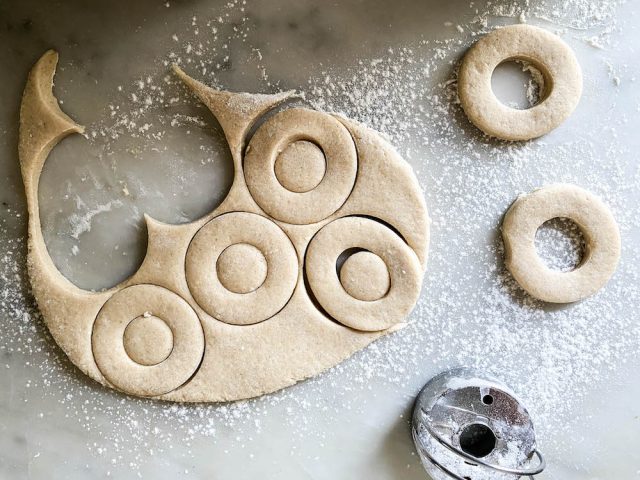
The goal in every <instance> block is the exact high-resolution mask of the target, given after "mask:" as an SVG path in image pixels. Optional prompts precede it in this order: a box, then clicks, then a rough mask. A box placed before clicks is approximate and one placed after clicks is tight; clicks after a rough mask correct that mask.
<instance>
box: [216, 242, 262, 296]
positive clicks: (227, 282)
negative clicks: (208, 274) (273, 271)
mask: <svg viewBox="0 0 640 480" xmlns="http://www.w3.org/2000/svg"><path fill="white" fill-rule="evenodd" d="M216 270H217V272H218V278H219V279H220V283H221V284H222V286H223V287H224V288H226V289H227V290H229V291H230V292H234V293H249V292H253V291H254V290H256V289H258V288H260V285H262V284H263V283H264V281H265V279H266V278H267V260H266V259H265V258H264V255H263V254H262V252H261V251H260V250H258V249H257V248H256V247H254V246H253V245H250V244H248V243H236V244H234V245H231V246H229V247H227V248H225V249H224V251H223V252H222V253H221V254H220V256H219V257H218V261H217V262H216Z"/></svg>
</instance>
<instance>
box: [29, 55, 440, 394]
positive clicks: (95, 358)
mask: <svg viewBox="0 0 640 480" xmlns="http://www.w3.org/2000/svg"><path fill="white" fill-rule="evenodd" d="M57 61H58V55H57V54H56V53H55V52H53V51H49V52H47V53H45V54H44V55H43V57H42V58H41V59H40V60H39V61H38V62H37V63H36V65H35V66H34V67H33V69H32V70H31V72H30V74H29V78H28V80H27V84H26V87H25V90H24V94H23V98H22V105H21V109H20V144H19V156H20V165H21V170H22V177H23V181H24V185H25V192H26V195H27V205H28V210H29V225H28V229H29V252H28V270H29V278H30V281H31V285H32V291H33V294H34V296H35V299H36V301H37V303H38V306H39V308H40V311H41V313H42V316H43V318H44V320H45V322H46V324H47V327H48V328H49V331H50V332H51V334H52V336H53V338H54V339H55V341H56V342H57V343H58V345H60V347H61V348H62V350H63V351H64V352H65V353H66V354H67V356H68V357H69V359H70V360H71V361H72V362H73V363H74V364H75V365H76V366H78V367H79V368H80V369H81V370H82V371H83V372H84V373H85V374H87V375H88V376H90V377H91V378H93V379H95V380H97V381H98V382H100V383H102V384H103V385H106V386H109V387H111V388H114V389H117V390H120V391H122V392H125V393H127V394H130V395H136V396H141V397H150V398H157V399H161V400H167V401H179V402H219V401H231V400H239V399H244V398H250V397H255V396H258V395H262V394H265V393H268V392H273V391H275V390H278V389H281V388H284V387H287V386H289V385H292V384H294V383H296V382H298V381H300V380H303V379H305V378H308V377H311V376H314V375H318V374H319V373H321V372H323V371H324V370H326V369H328V368H330V367H332V366H334V365H336V364H338V363H340V362H341V361H343V360H344V359H346V358H348V357H349V356H351V355H352V354H353V353H355V352H357V351H358V350H361V349H363V348H364V347H366V346H367V345H369V344H370V343H371V342H373V341H374V340H376V339H378V338H380V337H382V336H384V335H386V334H389V333H392V332H394V331H397V330H399V329H401V328H402V327H403V326H405V325H406V322H407V316H408V315H409V313H410V312H411V310H412V308H413V306H414V305H415V303H416V301H417V300H418V297H419V293H420V289H421V286H422V280H423V276H424V272H425V269H426V261H427V251H428V245H429V217H428V214H427V208H426V205H425V202H424V196H423V193H422V191H421V189H420V186H419V185H418V182H417V179H416V177H415V175H414V173H413V171H412V169H411V167H410V166H409V164H408V163H407V162H405V161H404V160H403V159H402V158H401V157H400V156H399V155H398V153H397V152H396V151H395V150H394V148H393V147H392V146H391V145H390V144H389V143H388V142H387V141H385V140H384V139H383V138H382V137H381V136H380V135H378V134H377V133H376V132H374V131H373V130H370V129H369V128H366V127H365V126H363V125H360V124H357V123H355V122H353V121H351V120H349V119H346V118H343V117H338V116H334V115H330V114H327V113H324V112H320V111H315V110H310V109H306V108H289V109H284V110H282V111H280V112H278V113H275V114H273V115H270V116H269V117H267V118H266V120H265V121H264V122H259V120H260V119H261V118H262V117H264V116H265V115H266V114H267V113H268V112H269V111H271V110H273V109H274V108H275V107H276V106H278V105H280V104H281V103H282V102H284V101H285V100H287V99H288V98H290V97H291V96H292V95H293V92H284V93H278V94H274V95H259V94H247V93H231V92H224V91H218V90H214V89H211V88H209V87H207V86H206V85H204V84H202V83H200V82H198V81H196V80H194V79H192V78H191V77H189V76H187V75H186V74H185V73H184V72H183V71H182V70H180V69H179V68H177V67H175V73H176V74H177V75H178V76H179V77H180V79H181V80H182V81H183V82H184V83H185V84H186V85H187V87H188V88H189V89H190V90H191V91H192V92H193V93H194V94H195V95H196V96H197V97H198V98H199V99H200V100H201V101H202V102H203V103H204V104H205V105H206V106H207V107H208V108H209V110H211V112H212V113H213V115H214V116H215V117H216V118H217V120H218V122H219V123H220V125H221V127H222V130H223V131H224V135H225V138H226V140H227V143H228V145H229V148H230V151H231V156H232V160H233V165H234V178H233V183H232V185H231V188H230V190H229V193H228V195H227V197H226V198H225V199H224V201H223V202H222V203H221V204H220V205H219V206H218V207H217V208H215V209H214V210H213V211H212V212H210V213H208V214H206V215H204V216H203V217H202V218H200V219H198V220H195V221H193V222H191V223H188V224H181V225H169V224H165V223H162V222H159V221H157V220H154V219H152V218H151V217H149V216H145V221H146V224H147V231H148V239H147V253H146V256H145V258H144V260H143V262H142V264H141V265H140V267H139V268H138V270H137V271H136V272H135V273H134V274H133V275H132V276H131V277H130V278H128V279H126V280H125V281H123V282H122V283H120V284H119V285H116V286H115V287H112V288H110V289H108V290H105V291H100V292H92V291H87V290H83V289H80V288H78V287H77V286H75V285H74V284H72V283H71V282H70V281H69V280H67V279H66V278H65V277H64V276H63V275H62V274H61V273H60V272H59V271H58V269H57V268H56V266H55V264H54V262H53V261H52V259H51V257H50V255H49V252H48V251H47V247H46V245H45V242H44V238H43V235H42V229H41V224H40V214H39V206H38V183H39V180H40V175H41V172H42V168H43V166H44V163H45V161H46V159H47V157H48V155H49V152H50V151H51V149H52V148H54V147H55V146H56V144H58V143H59V142H60V141H61V140H62V139H63V138H64V137H66V136H67V135H70V134H73V133H81V132H82V131H83V129H82V127H81V126H79V125H77V124H76V123H75V122H74V121H73V120H72V119H70V118H69V117H68V116H67V115H65V114H64V113H63V112H62V111H61V110H60V107H59V106H58V102H57V100H56V98H55V97H54V95H53V91H52V88H53V77H54V74H55V68H56V64H57ZM258 123H260V126H259V127H258V128H257V130H256V131H255V133H254V134H253V136H250V132H251V131H252V127H253V126H254V125H257V124H258ZM357 249H359V250H358V251H357V252H356V250H357ZM307 252H308V255H307ZM349 252H356V253H353V254H352V255H351V256H349V257H348V258H347V259H346V261H345V262H344V264H343V266H342V267H341V268H338V257H339V256H340V257H341V258H342V257H343V256H345V255H348V254H349ZM307 257H308V258H307ZM325 281H326V282H327V283H326V285H325V284H324V283H323V282H325Z"/></svg>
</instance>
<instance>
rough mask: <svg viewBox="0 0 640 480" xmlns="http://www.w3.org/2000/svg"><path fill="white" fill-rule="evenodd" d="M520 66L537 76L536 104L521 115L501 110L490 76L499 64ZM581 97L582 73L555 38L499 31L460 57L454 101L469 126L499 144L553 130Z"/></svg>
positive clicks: (534, 31) (539, 32) (530, 30)
mask: <svg viewBox="0 0 640 480" xmlns="http://www.w3.org/2000/svg"><path fill="white" fill-rule="evenodd" d="M510 60H523V61H526V62H529V63H531V64H532V65H533V66H534V67H535V68H537V69H538V70H539V71H540V72H541V73H542V78H543V81H544V85H541V94H542V97H541V100H540V102H539V103H538V104H536V105H534V106H532V107H531V108H528V109H526V110H519V109H515V108H511V107H508V106H506V105H504V104H503V103H502V102H501V101H500V100H499V99H498V98H497V97H496V95H495V94H494V93H493V89H492V87H491V76H492V75H493V71H494V70H495V68H496V67H497V66H498V65H500V64H501V63H503V62H506V61H510ZM581 95H582V71H581V69H580V65H579V64H578V60H577V59H576V56H575V55H574V53H573V51H572V50H571V48H570V47H569V46H568V45H567V44H566V43H565V42H563V41H562V40H561V39H560V38H559V37H558V36H556V35H554V34H552V33H550V32H548V31H546V30H543V29H542V28H538V27H533V26H530V25H513V26H508V27H502V28H499V29H497V30H494V31H493V32H491V33H489V34H487V35H485V36H484V37H482V38H481V39H480V40H479V41H478V42H476V44H475V45H473V46H472V47H471V48H470V49H469V51H468V52H467V53H466V55H465V56H464V59H463V60H462V64H461V66H460V71H459V74H458V96H459V97H460V103H461V104H462V108H463V109H464V111H465V113H466V114H467V117H468V118H469V120H470V121H471V122H472V123H473V124H474V125H475V126H476V127H478V128H479V129H480V130H482V131H483V132H485V133H486V134H488V135H490V136H492V137H496V138H501V139H503V140H530V139H532V138H537V137H541V136H542V135H545V134H547V133H549V132H550V131H551V130H553V129H555V128H556V127H558V125H560V124H561V123H562V122H563V121H564V120H566V119H567V117H569V115H571V113H572V112H573V110H574V109H575V108H576V106H577V105H578V102H579V100H580V96H581Z"/></svg>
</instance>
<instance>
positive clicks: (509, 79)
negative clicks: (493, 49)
mask: <svg viewBox="0 0 640 480" xmlns="http://www.w3.org/2000/svg"><path fill="white" fill-rule="evenodd" d="M544 83H545V82H544V75H543V74H542V72H541V71H540V70H539V69H538V68H536V67H535V65H534V64H532V63H530V62H527V61H525V60H519V59H513V60H506V61H504V62H502V63H500V64H499V65H498V66H497V67H496V68H495V70H494V71H493V73H492V74H491V90H492V91H493V94H494V95H495V96H496V98H497V99H498V100H500V102H502V104H503V105H506V106H507V107H510V108H515V109H518V110H526V109H528V108H531V107H534V106H535V105H537V104H538V103H540V102H541V101H542V100H543V99H544V95H545V94H546V89H545V85H544Z"/></svg>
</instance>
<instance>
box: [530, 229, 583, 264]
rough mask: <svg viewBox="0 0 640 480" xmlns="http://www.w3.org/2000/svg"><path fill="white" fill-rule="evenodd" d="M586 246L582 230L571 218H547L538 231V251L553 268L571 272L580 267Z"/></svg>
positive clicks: (543, 259)
mask: <svg viewBox="0 0 640 480" xmlns="http://www.w3.org/2000/svg"><path fill="white" fill-rule="evenodd" d="M586 248H587V244H586V241H585V239H584V235H583V234H582V230H581V229H580V227H579V226H578V225H577V224H576V223H575V222H574V221H573V220H571V219H570V218H559V217H558V218H552V219H551V220H547V221H546V222H544V223H543V224H542V225H540V228H538V231H537V232H536V251H537V252H538V255H539V256H540V258H541V259H542V261H543V262H544V263H545V264H546V265H547V267H549V268H550V269H552V270H558V271H560V272H570V271H571V270H574V269H576V268H578V267H579V266H580V264H581V263H582V261H583V259H584V257H585V253H586Z"/></svg>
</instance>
